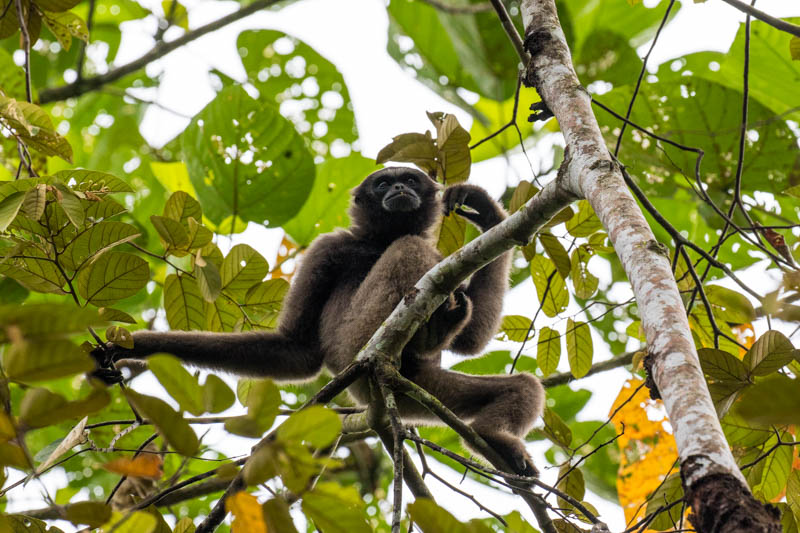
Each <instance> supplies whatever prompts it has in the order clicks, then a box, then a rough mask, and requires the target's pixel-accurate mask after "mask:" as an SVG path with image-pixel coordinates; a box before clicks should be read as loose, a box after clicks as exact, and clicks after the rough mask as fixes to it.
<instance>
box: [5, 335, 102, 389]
mask: <svg viewBox="0 0 800 533" xmlns="http://www.w3.org/2000/svg"><path fill="white" fill-rule="evenodd" d="M3 368H5V371H6V376H8V379H10V380H12V381H21V382H29V381H42V380H47V379H54V378H60V377H63V376H71V375H73V374H78V373H80V372H89V371H90V370H94V361H92V358H91V357H89V356H88V355H87V354H86V353H84V351H83V350H81V349H80V348H78V347H77V346H75V345H74V344H73V343H71V342H70V341H68V340H66V339H52V340H43V341H38V342H29V341H22V342H15V343H12V344H11V346H10V347H8V348H7V349H6V351H5V352H4V353H3Z"/></svg>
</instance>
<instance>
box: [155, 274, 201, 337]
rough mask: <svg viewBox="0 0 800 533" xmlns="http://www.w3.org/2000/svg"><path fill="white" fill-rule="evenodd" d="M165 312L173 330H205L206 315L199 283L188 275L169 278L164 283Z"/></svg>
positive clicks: (170, 276)
mask: <svg viewBox="0 0 800 533" xmlns="http://www.w3.org/2000/svg"><path fill="white" fill-rule="evenodd" d="M164 311H166V313H167V322H169V326H170V327H171V328H172V329H179V330H184V331H190V330H202V329H204V328H203V326H204V325H205V323H206V313H205V308H204V304H203V295H202V294H201V293H200V288H199V287H198V286H197V282H196V281H195V280H193V279H192V278H190V277H189V276H186V275H182V276H178V275H176V274H170V275H169V276H167V279H166V280H165V281H164Z"/></svg>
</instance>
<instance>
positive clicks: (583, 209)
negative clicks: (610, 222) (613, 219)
mask: <svg viewBox="0 0 800 533" xmlns="http://www.w3.org/2000/svg"><path fill="white" fill-rule="evenodd" d="M601 229H603V225H602V224H601V223H600V219H599V218H597V215H595V214H594V209H592V206H591V205H589V202H588V201H586V200H581V201H579V202H578V213H577V214H576V215H575V216H573V217H572V218H571V219H569V220H568V221H567V231H568V232H569V234H570V235H572V236H573V237H589V236H590V235H591V234H592V233H595V232H596V231H600V230H601Z"/></svg>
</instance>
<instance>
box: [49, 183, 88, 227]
mask: <svg viewBox="0 0 800 533" xmlns="http://www.w3.org/2000/svg"><path fill="white" fill-rule="evenodd" d="M55 188H56V189H57V190H58V192H59V193H60V194H56V199H57V200H58V203H60V204H61V207H62V208H63V209H64V213H65V214H66V215H67V218H68V219H69V221H70V222H72V225H73V226H75V227H76V228H81V227H82V226H83V223H84V221H85V220H86V211H84V209H83V204H82V203H81V201H80V200H79V199H78V197H77V196H75V194H73V193H72V191H71V190H70V189H69V188H68V187H66V186H64V185H62V184H60V183H56V184H55Z"/></svg>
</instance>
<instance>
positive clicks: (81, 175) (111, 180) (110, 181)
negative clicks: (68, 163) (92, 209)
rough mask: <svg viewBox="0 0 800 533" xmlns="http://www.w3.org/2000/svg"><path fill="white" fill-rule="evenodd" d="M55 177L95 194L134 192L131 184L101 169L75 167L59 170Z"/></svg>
mask: <svg viewBox="0 0 800 533" xmlns="http://www.w3.org/2000/svg"><path fill="white" fill-rule="evenodd" d="M53 177H54V178H56V179H57V180H58V181H60V182H63V183H72V181H73V180H74V185H72V188H73V189H75V190H76V191H82V192H93V193H95V194H108V193H112V192H133V189H131V186H130V185H128V184H127V183H125V182H124V181H122V180H121V179H119V178H118V177H116V176H114V175H113V174H109V173H108V172H100V171H99V170H86V169H84V168H75V169H70V170H59V171H58V172H56V173H55V174H53Z"/></svg>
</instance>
